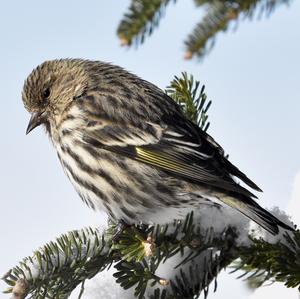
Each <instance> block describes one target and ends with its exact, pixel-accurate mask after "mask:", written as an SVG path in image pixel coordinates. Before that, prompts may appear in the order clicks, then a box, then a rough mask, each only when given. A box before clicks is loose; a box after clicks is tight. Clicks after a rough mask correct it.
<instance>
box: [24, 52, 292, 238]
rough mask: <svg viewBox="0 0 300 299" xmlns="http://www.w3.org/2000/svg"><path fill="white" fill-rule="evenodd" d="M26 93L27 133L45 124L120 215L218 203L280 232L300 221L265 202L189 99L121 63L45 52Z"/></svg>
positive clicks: (75, 169)
mask: <svg viewBox="0 0 300 299" xmlns="http://www.w3.org/2000/svg"><path fill="white" fill-rule="evenodd" d="M22 100H23V103H24V106H25V108H26V110H27V111H28V112H29V113H31V118H30V121H29V124H28V127H27V130H26V134H28V133H29V132H31V131H32V130H33V129H35V128H36V127H38V126H40V125H42V126H44V128H45V131H46V133H47V134H48V136H49V137H50V140H51V141H52V143H53V146H54V148H55V149H56V152H57V155H58V158H59V160H60V163H61V165H62V167H63V169H64V172H65V173H66V175H67V176H68V178H69V180H70V181H71V183H72V184H73V185H74V187H75V189H76V191H77V193H78V194H79V196H80V197H81V198H82V200H83V201H84V202H85V203H86V204H87V205H88V206H89V207H91V208H92V209H95V210H102V211H105V212H106V213H107V214H108V216H109V218H111V219H113V220H116V221H123V222H124V223H128V224H135V223H141V222H142V223H144V224H151V223H168V222H169V223H170V222H172V221H173V220H174V219H184V217H185V216H186V215H187V214H188V213H189V212H191V211H194V210H196V209H201V206H202V205H203V204H213V205H218V206H226V207H231V208H233V209H235V210H237V211H239V212H240V213H242V214H243V215H244V216H246V217H248V218H249V219H251V220H253V221H254V222H256V223H257V224H258V225H259V226H261V227H263V228H264V229H265V230H267V231H268V232H270V233H271V234H273V235H276V234H277V233H278V232H279V227H281V228H283V229H287V230H294V229H293V228H292V227H290V226H289V225H287V224H285V223H283V222H282V221H280V220H279V219H277V218H276V217H275V216H273V215H272V214H271V213H270V212H268V211H267V210H265V209H263V208H262V207H261V206H260V205H259V204H258V203H257V202H256V198H257V197H256V196H255V195H254V194H253V190H254V191H261V189H260V188H259V187H258V186H257V185H256V184H255V183H254V182H253V181H252V180H250V179H249V178H248V177H247V176H246V175H245V174H244V173H243V172H241V171H240V170H239V169H238V168H237V167H236V166H234V165H233V164H232V163H231V162H230V161H229V159H228V158H227V157H226V156H225V155H224V150H223V148H222V147H221V146H220V145H219V144H218V143H217V142H216V141H215V140H214V139H213V137H211V136H210V135H209V134H208V133H207V132H205V131H204V130H202V129H201V128H200V127H199V126H197V125H196V124H195V123H194V122H192V121H191V120H189V119H188V118H187V117H186V115H185V113H184V111H183V109H182V107H181V106H180V105H178V104H177V103H176V102H175V101H174V100H173V99H172V98H170V97H169V96H168V95H167V94H166V93H165V92H164V91H163V90H161V89H160V88H158V87H157V86H155V85H154V84H152V83H150V82H148V81H146V80H143V79H141V78H140V77H138V76H137V75H135V74H132V73H130V72H128V71H126V70H125V69H123V68H122V67H119V66H116V65H114V64H111V63H106V62H101V61H91V60H87V59H75V58H65V59H55V60H49V61H45V62H43V63H42V64H40V65H39V66H37V67H36V68H35V69H34V70H33V71H32V72H31V73H30V74H29V76H28V77H27V79H26V80H25V82H24V87H23V91H22ZM242 184H244V185H247V186H248V187H245V186H242ZM250 188H251V189H252V190H251V191H250V190H249V189H250Z"/></svg>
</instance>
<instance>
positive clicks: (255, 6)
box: [185, 0, 291, 59]
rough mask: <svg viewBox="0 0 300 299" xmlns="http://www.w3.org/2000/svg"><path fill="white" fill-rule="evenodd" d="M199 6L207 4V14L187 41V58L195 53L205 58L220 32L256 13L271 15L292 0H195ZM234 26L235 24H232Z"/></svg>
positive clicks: (259, 15)
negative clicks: (278, 7)
mask: <svg viewBox="0 0 300 299" xmlns="http://www.w3.org/2000/svg"><path fill="white" fill-rule="evenodd" d="M195 2H196V5H197V6H205V7H206V9H207V13H206V15H205V16H204V17H203V19H202V20H201V22H200V23H198V24H197V25H196V27H195V29H194V30H193V32H192V33H191V34H190V35H189V36H188V38H187V40H186V41H185V45H186V53H185V58H187V59H190V58H192V57H193V56H194V55H196V56H197V57H198V58H203V57H204V56H205V55H206V54H208V53H209V51H210V50H211V49H212V47H213V46H214V44H215V41H216V37H217V35H218V33H219V32H222V31H223V32H226V31H227V30H228V29H229V27H230V25H235V27H236V26H237V25H238V22H239V21H240V20H242V19H252V18H253V17H254V16H255V14H257V15H258V17H259V18H260V17H262V16H263V15H264V14H265V15H266V16H269V15H270V14H271V13H272V12H273V11H274V10H275V8H276V7H277V6H279V5H281V4H286V5H288V4H289V3H290V2H291V1H290V0H231V1H221V0H213V1H208V0H195ZM232 27H233V26H232Z"/></svg>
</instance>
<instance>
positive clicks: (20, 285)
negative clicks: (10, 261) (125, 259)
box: [2, 228, 111, 299]
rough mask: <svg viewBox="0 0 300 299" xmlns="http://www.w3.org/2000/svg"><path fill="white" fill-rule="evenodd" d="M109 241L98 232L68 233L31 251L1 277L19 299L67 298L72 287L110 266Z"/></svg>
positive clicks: (87, 230)
mask: <svg viewBox="0 0 300 299" xmlns="http://www.w3.org/2000/svg"><path fill="white" fill-rule="evenodd" d="M109 247H110V242H109V241H107V240H105V238H104V236H103V235H102V234H101V233H100V231H99V230H98V229H92V228H86V229H82V230H79V231H73V232H69V233H67V234H64V235H62V236H61V237H59V238H57V239H56V241H54V242H50V243H48V244H46V245H45V246H43V247H42V248H40V249H38V250H36V251H35V253H34V255H33V256H31V257H27V258H25V259H24V260H23V261H21V262H20V264H19V265H18V266H16V267H14V268H13V269H11V270H10V271H9V272H8V273H7V274H5V275H4V277H3V278H2V279H3V280H4V281H5V282H6V283H7V284H8V285H10V288H8V289H7V290H6V291H5V292H6V293H13V294H14V296H16V294H20V293H22V295H21V297H20V299H22V298H25V297H26V296H27V295H28V294H30V297H29V298H35V299H41V298H59V299H61V298H68V296H69V295H70V294H71V292H72V291H73V290H74V289H75V288H76V286H77V285H78V284H80V283H82V282H84V281H85V280H86V279H87V278H92V277H93V276H95V275H96V274H97V273H98V272H99V271H102V270H103V269H105V267H106V266H107V265H108V264H109V263H110V261H111V257H110V256H109V254H108V253H109ZM16 298H18V297H16Z"/></svg>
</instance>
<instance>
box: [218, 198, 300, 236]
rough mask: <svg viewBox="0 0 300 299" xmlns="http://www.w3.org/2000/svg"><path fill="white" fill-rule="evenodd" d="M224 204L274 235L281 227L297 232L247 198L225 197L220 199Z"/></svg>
mask: <svg viewBox="0 0 300 299" xmlns="http://www.w3.org/2000/svg"><path fill="white" fill-rule="evenodd" d="M218 198H219V199H220V200H221V201H222V202H223V203H225V204H226V205H228V206H230V207H232V208H233V209H236V210H238V211H239V212H241V213H242V214H244V215H245V216H247V217H248V218H250V219H251V220H253V221H254V222H256V223H257V224H258V225H260V226H261V227H263V228H264V229H265V230H267V231H268V232H270V233H271V234H273V235H276V234H278V232H279V227H282V228H284V229H287V230H290V231H295V229H294V228H293V227H291V226H289V225H287V224H285V223H283V222H282V221H280V220H279V219H278V218H276V217H275V216H273V215H272V214H271V213H270V212H268V211H266V210H265V209H263V208H262V207H260V206H259V205H258V204H257V203H256V202H255V201H254V200H253V199H251V198H248V197H247V198H246V199H237V198H235V197H231V196H223V198H222V197H218Z"/></svg>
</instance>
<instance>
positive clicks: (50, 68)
mask: <svg viewBox="0 0 300 299" xmlns="http://www.w3.org/2000/svg"><path fill="white" fill-rule="evenodd" d="M84 64H85V61H84V60H80V59H61V60H52V61H46V62H44V63H42V64H41V65H39V66H38V67H37V68H35V69H34V70H33V71H32V72H31V74H30V75H29V76H28V78H27V79H26V81H25V83H24V87H23V92H22V99H23V102H24V106H25V108H26V109H27V110H28V112H30V113H31V119H30V122H29V124H28V127H27V131H26V134H28V133H29V132H30V131H32V130H33V129H34V128H36V127H37V126H39V125H41V124H45V125H46V127H52V126H54V125H56V124H57V123H58V122H59V120H60V118H61V117H62V116H63V114H64V111H67V110H68V107H70V105H71V104H72V102H73V101H74V100H75V99H76V98H78V97H80V96H81V95H82V94H83V93H84V90H85V89H86V88H87V84H88V75H87V73H86V71H85V69H84Z"/></svg>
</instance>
